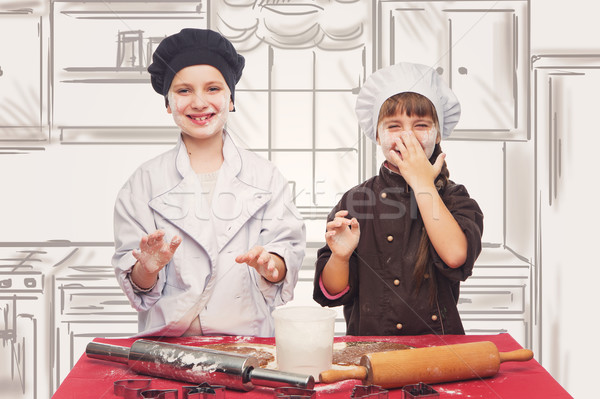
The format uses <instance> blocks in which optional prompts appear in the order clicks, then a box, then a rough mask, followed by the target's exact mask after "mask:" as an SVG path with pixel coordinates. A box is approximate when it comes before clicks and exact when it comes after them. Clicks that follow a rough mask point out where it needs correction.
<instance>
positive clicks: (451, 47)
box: [377, 1, 529, 140]
mask: <svg viewBox="0 0 600 399" xmlns="http://www.w3.org/2000/svg"><path fill="white" fill-rule="evenodd" d="M527 9H528V1H456V2H454V1H441V2H437V1H436V2H425V1H418V2H406V1H381V2H380V3H379V9H378V13H377V15H378V18H379V23H378V26H379V31H378V37H377V41H378V45H379V49H380V53H379V55H378V57H379V58H378V60H377V63H378V65H379V66H380V67H382V66H386V65H391V64H395V63H398V62H402V61H409V62H417V63H422V64H426V65H431V66H433V67H434V68H436V69H437V71H438V73H439V74H440V75H442V76H443V78H444V79H445V80H446V81H447V82H448V83H449V85H450V86H451V87H452V89H453V90H454V92H455V93H456V95H457V96H458V98H459V100H460V102H461V107H462V115H461V120H460V122H459V124H458V126H457V127H456V129H455V130H454V134H453V139H457V138H473V139H485V140H522V139H526V138H528V137H527V136H528V135H527V131H528V129H527V111H528V109H527V107H528V100H527V88H528V76H529V69H528V51H529V37H528V29H529V28H528V20H529V18H528V13H527Z"/></svg>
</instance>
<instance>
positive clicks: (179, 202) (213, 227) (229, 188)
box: [149, 132, 272, 259]
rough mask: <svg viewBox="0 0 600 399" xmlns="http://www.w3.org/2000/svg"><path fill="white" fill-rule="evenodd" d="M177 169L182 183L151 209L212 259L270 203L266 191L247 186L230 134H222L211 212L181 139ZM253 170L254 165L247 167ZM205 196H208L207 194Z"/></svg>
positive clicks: (154, 202)
mask: <svg viewBox="0 0 600 399" xmlns="http://www.w3.org/2000/svg"><path fill="white" fill-rule="evenodd" d="M175 153H176V159H175V167H176V168H177V171H178V172H179V174H180V176H181V180H180V181H179V182H178V183H177V184H176V185H175V186H174V187H173V188H172V189H170V190H168V191H166V192H165V193H163V194H160V195H158V196H156V197H155V198H153V199H152V200H150V202H149V205H150V207H151V208H152V209H154V210H155V211H156V212H158V213H159V214H161V215H162V216H163V217H164V218H165V219H167V220H168V221H170V222H171V223H173V224H174V225H175V226H177V227H178V228H179V229H181V230H183V231H184V232H185V233H186V234H188V235H189V236H190V237H192V238H193V239H194V240H195V241H197V242H198V243H199V244H200V245H201V246H203V247H204V248H205V249H206V250H207V252H209V255H211V258H212V257H213V256H214V258H215V259H216V254H215V253H211V252H212V250H213V249H216V250H217V251H220V250H221V249H223V247H224V246H225V245H227V243H228V242H229V241H230V240H231V239H232V238H233V237H234V236H235V234H236V233H237V232H238V231H239V230H240V228H241V227H242V226H243V225H244V224H245V223H246V222H247V221H248V220H249V219H250V218H252V217H253V216H254V215H255V214H256V213H257V212H258V211H259V210H260V209H261V208H262V207H263V206H264V205H265V204H266V203H267V202H268V201H269V200H270V199H271V196H272V194H271V193H270V192H268V191H267V190H265V189H263V188H259V187H255V186H253V185H252V184H249V183H247V182H245V181H244V180H243V179H242V178H241V176H240V175H242V174H243V173H241V172H242V167H243V159H242V156H241V153H240V150H239V149H238V148H237V147H236V145H235V143H234V142H233V140H232V139H231V137H230V136H229V134H228V133H227V132H224V134H223V158H224V162H223V165H222V166H221V169H220V171H219V176H218V178H217V183H216V185H215V189H214V192H213V200H212V209H209V208H208V203H207V201H206V199H205V198H203V194H202V186H201V184H200V181H199V179H198V177H197V175H196V173H195V172H194V170H193V169H192V167H191V164H190V159H189V156H188V153H187V149H186V147H185V144H184V143H183V140H182V139H181V137H180V138H179V140H178V143H177V146H176V148H175ZM247 167H250V168H251V167H253V165H250V166H247ZM204 195H205V194H204Z"/></svg>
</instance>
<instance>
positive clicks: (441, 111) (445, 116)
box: [355, 62, 460, 142]
mask: <svg viewBox="0 0 600 399" xmlns="http://www.w3.org/2000/svg"><path fill="white" fill-rule="evenodd" d="M404 92H413V93H418V94H421V95H423V96H425V97H427V98H428V99H429V101H431V102H432V103H433V106H434V107H435V110H436V112H437V117H438V121H439V124H440V130H441V133H442V138H447V137H448V136H450V133H452V129H454V127H455V126H456V124H457V123H458V120H459V118H460V104H459V102H458V99H457V98H456V96H455V95H454V93H453V92H452V90H451V89H450V88H449V87H448V85H447V84H446V82H444V81H443V80H442V78H441V77H440V75H439V74H438V73H437V72H436V71H435V70H434V69H433V68H431V67H428V66H426V65H421V64H413V63H410V62H401V63H398V64H395V65H391V66H389V67H386V68H382V69H380V70H378V71H375V72H374V73H373V74H372V75H371V76H369V77H368V78H367V80H366V81H365V84H364V85H363V86H362V88H361V89H360V93H358V98H357V99H356V108H355V110H356V116H357V118H358V123H359V124H360V127H361V128H362V129H363V132H364V133H365V135H366V136H367V137H368V138H370V139H371V140H373V141H374V142H377V137H376V133H377V120H378V118H379V110H380V109H381V106H382V105H383V103H384V102H385V100H387V99H388V98H390V97H392V96H394V95H396V94H399V93H404Z"/></svg>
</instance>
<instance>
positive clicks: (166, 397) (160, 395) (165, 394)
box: [138, 389, 179, 399]
mask: <svg viewBox="0 0 600 399" xmlns="http://www.w3.org/2000/svg"><path fill="white" fill-rule="evenodd" d="M138 397H139V396H138ZM141 397H142V398H155V399H178V397H179V395H178V394H177V389H147V390H145V391H142V392H141Z"/></svg>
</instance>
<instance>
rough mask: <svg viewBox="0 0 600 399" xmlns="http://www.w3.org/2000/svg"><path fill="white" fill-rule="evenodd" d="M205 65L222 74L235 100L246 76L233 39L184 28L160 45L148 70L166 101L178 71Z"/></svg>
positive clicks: (157, 89) (203, 30)
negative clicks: (232, 41) (232, 42)
mask: <svg viewBox="0 0 600 399" xmlns="http://www.w3.org/2000/svg"><path fill="white" fill-rule="evenodd" d="M203 64H204V65H211V66H214V67H215V68H217V69H218V70H219V71H220V72H221V74H222V75H223V78H225V82H226V83H227V86H229V90H230V91H231V100H232V101H233V100H234V92H235V84H236V83H237V82H239V80H240V78H241V77H242V69H244V65H245V60H244V57H243V56H241V55H240V54H238V53H237V51H236V50H235V48H234V47H233V44H231V42H230V41H229V40H227V39H226V38H224V37H223V36H221V35H220V34H219V33H217V32H214V31H212V30H208V29H194V28H186V29H182V30H181V32H179V33H176V34H174V35H171V36H168V37H166V38H165V39H163V40H162V41H161V42H160V44H159V45H158V47H157V48H156V50H155V51H154V54H153V55H152V64H150V66H149V67H148V72H150V75H151V79H150V80H151V82H152V87H153V88H154V90H155V91H156V92H157V93H158V94H162V95H163V96H165V99H166V97H167V93H168V92H169V88H170V87H171V82H172V81H173V78H174V77H175V74H176V73H177V72H179V71H180V70H182V69H183V68H185V67H188V66H191V65H203Z"/></svg>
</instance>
